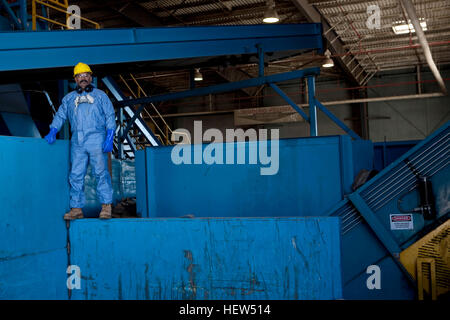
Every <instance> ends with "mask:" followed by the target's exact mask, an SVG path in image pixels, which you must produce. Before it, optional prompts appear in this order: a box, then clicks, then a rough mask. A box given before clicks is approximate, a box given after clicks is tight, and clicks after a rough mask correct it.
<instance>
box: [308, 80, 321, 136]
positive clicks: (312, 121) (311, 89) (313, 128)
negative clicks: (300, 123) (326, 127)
mask: <svg viewBox="0 0 450 320" xmlns="http://www.w3.org/2000/svg"><path fill="white" fill-rule="evenodd" d="M307 81H308V103H309V134H310V135H311V136H312V137H317V136H318V135H319V133H318V130H317V108H316V105H317V104H316V97H315V96H316V81H315V79H314V77H311V76H310V77H307Z"/></svg>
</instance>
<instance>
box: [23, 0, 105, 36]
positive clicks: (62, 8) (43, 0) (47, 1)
mask: <svg viewBox="0 0 450 320" xmlns="http://www.w3.org/2000/svg"><path fill="white" fill-rule="evenodd" d="M37 4H40V5H42V6H44V7H47V8H51V9H54V10H56V11H59V12H62V13H65V14H66V21H65V23H62V22H60V21H56V20H54V19H50V18H48V17H44V16H42V15H39V14H37ZM68 7H69V2H68V0H64V2H63V3H61V2H59V1H58V0H32V2H31V10H32V29H33V31H36V29H37V28H36V23H37V19H41V20H45V21H47V22H50V23H53V24H56V25H59V26H62V27H64V28H67V29H70V28H69V26H68V25H67V19H68V18H69V17H70V16H72V17H76V18H79V19H80V20H82V21H85V22H87V23H89V24H92V25H93V26H94V27H95V29H100V24H98V23H97V22H95V21H92V20H89V19H87V18H83V17H82V16H79V15H76V14H70V13H68V12H67V8H68Z"/></svg>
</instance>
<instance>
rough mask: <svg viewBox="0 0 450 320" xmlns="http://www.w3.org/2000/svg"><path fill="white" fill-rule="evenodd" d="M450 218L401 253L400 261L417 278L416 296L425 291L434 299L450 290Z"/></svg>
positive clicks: (420, 298) (420, 296)
mask: <svg viewBox="0 0 450 320" xmlns="http://www.w3.org/2000/svg"><path fill="white" fill-rule="evenodd" d="M449 243H450V220H447V221H446V222H445V223H443V224H441V225H440V226H439V227H438V228H436V229H435V230H433V231H431V232H430V233H428V234H427V235H426V236H424V237H423V238H422V239H420V240H418V241H417V242H415V243H414V244H413V245H411V246H410V247H408V248H406V249H405V250H403V251H402V252H401V253H400V261H401V263H402V264H403V266H404V267H405V268H406V270H408V272H409V273H410V274H411V276H412V277H413V278H414V279H415V280H416V281H417V287H418V297H419V300H423V298H424V292H426V293H427V295H428V296H431V298H432V299H433V300H436V299H437V297H438V296H440V295H442V294H445V293H447V292H449V291H450V246H449Z"/></svg>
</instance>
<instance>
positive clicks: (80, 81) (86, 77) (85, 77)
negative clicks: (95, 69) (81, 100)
mask: <svg viewBox="0 0 450 320" xmlns="http://www.w3.org/2000/svg"><path fill="white" fill-rule="evenodd" d="M75 82H76V83H77V85H78V86H79V87H81V88H83V89H84V88H86V86H88V85H89V84H91V82H92V75H91V73H90V72H85V73H79V74H77V75H76V76H75Z"/></svg>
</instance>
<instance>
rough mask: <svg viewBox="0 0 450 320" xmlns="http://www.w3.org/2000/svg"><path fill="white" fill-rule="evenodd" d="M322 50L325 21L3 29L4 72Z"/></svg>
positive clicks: (0, 56) (0, 59)
mask: <svg viewBox="0 0 450 320" xmlns="http://www.w3.org/2000/svg"><path fill="white" fill-rule="evenodd" d="M258 45H259V46H262V47H263V48H264V52H283V51H284V52H287V51H291V50H292V52H295V51H298V53H301V52H302V51H304V50H313V49H318V50H321V49H322V37H321V27H320V24H312V23H304V24H287V25H283V24H280V25H249V26H220V27H218V26H202V27H184V28H183V27H180V28H163V27H161V28H136V29H134V28H133V29H101V30H64V31H63V30H59V31H41V32H1V34H0V72H2V71H17V70H31V69H45V68H61V67H72V66H73V65H75V64H76V63H77V62H78V61H79V59H80V57H83V61H84V62H85V63H87V64H90V65H104V64H118V63H129V62H139V61H157V60H170V59H187V58H197V57H213V56H227V55H251V54H253V55H255V54H257V46H258Z"/></svg>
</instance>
